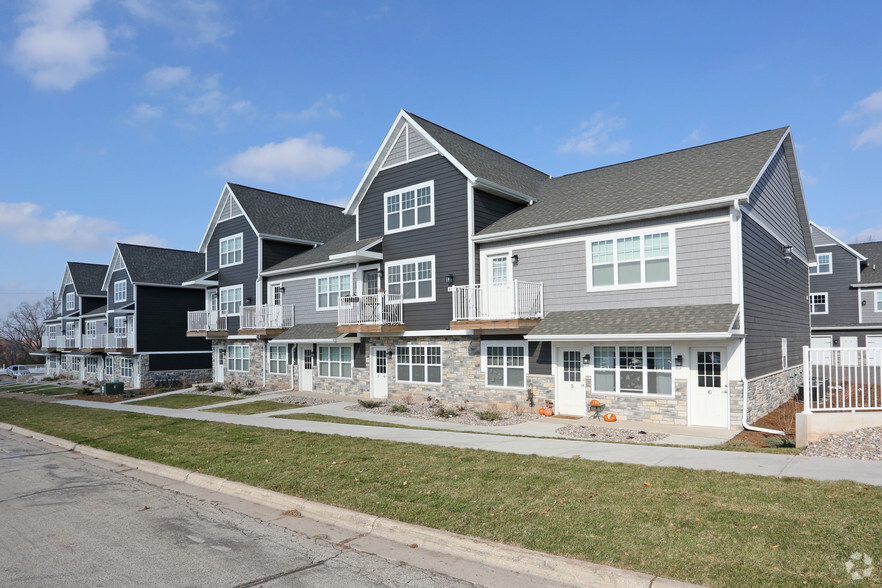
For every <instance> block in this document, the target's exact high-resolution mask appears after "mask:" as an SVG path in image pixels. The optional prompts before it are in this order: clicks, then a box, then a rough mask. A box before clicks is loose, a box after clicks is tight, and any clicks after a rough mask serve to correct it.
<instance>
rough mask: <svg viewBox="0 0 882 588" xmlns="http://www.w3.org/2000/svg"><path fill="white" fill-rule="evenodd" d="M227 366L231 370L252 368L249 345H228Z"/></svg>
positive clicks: (237, 370)
mask: <svg viewBox="0 0 882 588" xmlns="http://www.w3.org/2000/svg"><path fill="white" fill-rule="evenodd" d="M227 368H228V369H229V370H230V371H231V372H247V371H250V370H251V349H250V348H249V347H248V345H227Z"/></svg>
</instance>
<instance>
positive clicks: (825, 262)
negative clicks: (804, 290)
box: [809, 253, 833, 275]
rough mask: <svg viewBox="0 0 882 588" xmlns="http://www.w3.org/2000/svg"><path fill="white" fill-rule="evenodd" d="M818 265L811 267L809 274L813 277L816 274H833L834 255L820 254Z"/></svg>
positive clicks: (818, 255)
mask: <svg viewBox="0 0 882 588" xmlns="http://www.w3.org/2000/svg"><path fill="white" fill-rule="evenodd" d="M816 257H817V258H818V265H816V266H813V267H810V268H809V273H810V274H812V275H815V274H832V273H833V254H832V253H818V254H817V256H816Z"/></svg>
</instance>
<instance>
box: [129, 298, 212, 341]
mask: <svg viewBox="0 0 882 588" xmlns="http://www.w3.org/2000/svg"><path fill="white" fill-rule="evenodd" d="M204 308H205V298H204V293H203V291H202V290H189V289H185V288H159V287H154V286H138V307H137V314H136V319H135V321H136V324H135V334H136V335H137V337H138V341H137V343H136V345H137V349H138V352H139V353H147V352H151V351H202V350H210V349H211V342H210V341H208V340H206V339H202V338H199V337H187V311H190V310H202V309H204Z"/></svg>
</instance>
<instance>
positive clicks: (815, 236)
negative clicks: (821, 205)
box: [812, 227, 839, 248]
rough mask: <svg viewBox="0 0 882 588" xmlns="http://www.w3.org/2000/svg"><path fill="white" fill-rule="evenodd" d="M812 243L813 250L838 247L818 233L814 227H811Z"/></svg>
mask: <svg viewBox="0 0 882 588" xmlns="http://www.w3.org/2000/svg"><path fill="white" fill-rule="evenodd" d="M812 243H813V244H814V246H815V248H817V247H822V246H824V245H835V246H837V247H839V243H837V242H836V241H834V240H833V239H831V238H830V237H829V236H828V235H827V234H826V233H824V232H823V231H819V230H817V229H816V228H814V227H812Z"/></svg>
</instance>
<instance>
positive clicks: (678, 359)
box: [674, 355, 683, 367]
mask: <svg viewBox="0 0 882 588" xmlns="http://www.w3.org/2000/svg"><path fill="white" fill-rule="evenodd" d="M674 365H675V366H677V367H683V356H682V355H678V356H677V357H675V358H674Z"/></svg>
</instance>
